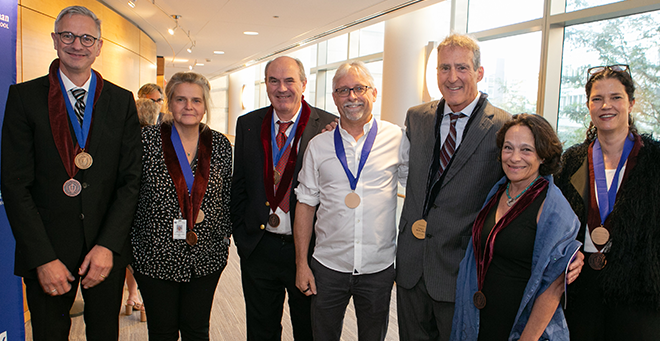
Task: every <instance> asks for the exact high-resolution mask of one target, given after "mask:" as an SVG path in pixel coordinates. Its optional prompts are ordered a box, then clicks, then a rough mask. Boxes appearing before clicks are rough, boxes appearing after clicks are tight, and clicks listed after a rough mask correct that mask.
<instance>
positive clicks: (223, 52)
mask: <svg viewBox="0 0 660 341" xmlns="http://www.w3.org/2000/svg"><path fill="white" fill-rule="evenodd" d="M213 54H225V51H213Z"/></svg>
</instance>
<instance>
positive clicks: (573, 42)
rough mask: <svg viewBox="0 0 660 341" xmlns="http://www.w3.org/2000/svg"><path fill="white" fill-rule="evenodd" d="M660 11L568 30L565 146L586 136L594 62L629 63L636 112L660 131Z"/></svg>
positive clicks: (562, 117)
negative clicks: (590, 73) (589, 75)
mask: <svg viewBox="0 0 660 341" xmlns="http://www.w3.org/2000/svg"><path fill="white" fill-rule="evenodd" d="M658 27H660V12H651V13H644V14H638V15H633V16H627V17H620V18H615V19H610V20H605V21H599V22H594V23H589V24H583V25H576V26H573V27H570V28H567V29H566V30H565V38H564V51H565V52H564V59H563V68H562V82H561V97H560V105H559V109H560V111H559V121H558V132H559V136H560V139H561V140H562V141H565V145H566V146H570V145H573V144H575V143H578V142H581V141H583V140H584V137H585V135H584V132H585V129H586V127H587V126H588V125H589V122H590V117H589V111H588V110H587V107H586V102H587V97H586V94H585V92H584V85H585V83H586V81H587V69H588V68H589V67H592V66H599V65H612V64H628V65H630V68H631V70H632V76H633V80H634V81H635V85H636V91H635V101H636V103H635V106H634V107H633V117H634V118H635V120H636V125H637V128H638V129H639V130H640V131H641V132H649V133H651V132H653V133H655V135H656V136H657V135H658V134H660V56H659V53H660V31H659V30H658Z"/></svg>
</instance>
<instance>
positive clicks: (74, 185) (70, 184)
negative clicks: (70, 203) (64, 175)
mask: <svg viewBox="0 0 660 341" xmlns="http://www.w3.org/2000/svg"><path fill="white" fill-rule="evenodd" d="M62 191H64V194H66V195H67V196H69V197H72V198H73V197H75V196H77V195H78V194H80V192H81V191H82V186H81V185H80V182H79V181H78V180H76V179H74V178H71V179H69V180H67V181H65V182H64V185H63V186H62Z"/></svg>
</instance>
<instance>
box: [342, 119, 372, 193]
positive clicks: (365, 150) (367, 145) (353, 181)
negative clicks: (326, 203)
mask: <svg viewBox="0 0 660 341" xmlns="http://www.w3.org/2000/svg"><path fill="white" fill-rule="evenodd" d="M339 130H340V129H339V127H337V128H336V129H335V154H336V155H337V158H338V159H339V162H340V163H341V166H342V167H344V173H346V176H347V177H348V182H349V183H350V185H351V190H353V191H354V190H355V187H357V183H358V180H360V174H361V173H362V169H363V168H364V164H365V163H367V158H368V157H369V153H371V148H372V147H373V145H374V140H376V134H377V133H378V124H377V123H376V120H374V124H373V126H372V127H371V129H370V130H369V134H367V139H366V140H365V141H364V146H362V153H361V154H360V163H359V165H358V171H357V175H356V176H353V173H352V172H351V170H350V169H348V162H347V161H346V151H345V150H344V143H343V141H342V138H341V133H340V132H339Z"/></svg>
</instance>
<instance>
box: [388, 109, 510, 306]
mask: <svg viewBox="0 0 660 341" xmlns="http://www.w3.org/2000/svg"><path fill="white" fill-rule="evenodd" d="M438 103H439V101H434V102H430V103H425V104H422V105H419V106H415V107H412V108H410V109H409V110H408V113H407V115H406V134H407V135H408V139H410V166H409V172H408V184H407V187H406V199H405V201H404V204H403V211H402V213H401V222H400V223H399V238H398V247H397V257H396V262H397V263H396V264H397V276H396V283H397V285H400V286H401V287H403V288H406V289H411V288H412V287H414V286H415V284H417V282H418V281H419V280H420V278H422V274H423V275H424V277H423V278H424V280H425V284H426V289H427V291H428V294H429V295H430V296H431V298H433V299H434V300H436V301H444V302H454V296H455V290H456V277H457V276H458V268H459V264H460V262H461V260H462V259H463V256H465V249H466V248H467V244H468V242H469V241H470V237H471V232H472V223H473V222H474V219H475V218H476V217H477V214H478V213H479V210H480V209H481V207H482V205H483V203H484V200H485V199H486V196H487V195H488V191H489V190H490V189H491V187H493V185H494V184H495V183H496V182H497V180H499V179H500V178H501V177H502V176H503V174H504V173H503V171H502V166H501V164H500V162H498V161H497V155H498V153H499V150H498V148H497V146H496V143H495V134H496V133H497V131H498V130H499V129H500V127H502V125H503V124H504V123H505V122H506V121H508V120H509V119H511V115H509V114H508V113H507V112H505V111H503V110H501V109H498V108H496V107H494V106H492V105H491V104H490V102H488V101H487V100H486V102H485V103H484V105H483V106H482V108H481V110H479V111H478V112H474V113H472V115H476V116H475V117H474V118H473V121H472V123H471V124H470V127H469V129H468V131H467V134H466V135H464V136H463V140H462V142H461V144H460V145H459V147H458V150H457V151H456V153H455V154H454V156H453V157H452V161H451V164H450V166H449V169H448V170H447V173H446V175H445V177H444V180H443V182H442V185H441V189H440V192H439V194H438V196H437V197H436V200H435V204H434V205H433V207H432V208H431V210H430V212H429V216H428V218H427V230H426V238H425V239H423V240H420V239H417V238H415V236H414V235H413V234H412V232H411V227H412V224H413V223H414V222H415V221H417V220H418V219H422V215H423V210H424V198H425V196H426V183H427V178H428V172H429V168H430V165H431V161H432V159H433V147H434V145H435V131H434V128H435V118H436V111H437V109H438Z"/></svg>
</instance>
